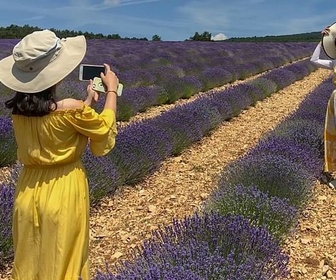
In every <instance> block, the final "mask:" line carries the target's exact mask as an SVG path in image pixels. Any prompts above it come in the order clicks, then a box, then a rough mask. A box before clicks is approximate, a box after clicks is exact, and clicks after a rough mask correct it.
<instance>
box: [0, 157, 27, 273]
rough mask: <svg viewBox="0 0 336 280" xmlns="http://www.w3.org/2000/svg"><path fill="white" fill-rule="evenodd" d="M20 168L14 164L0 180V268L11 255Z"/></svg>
mask: <svg viewBox="0 0 336 280" xmlns="http://www.w3.org/2000/svg"><path fill="white" fill-rule="evenodd" d="M21 168H22V166H21V164H18V163H17V164H14V165H13V167H12V169H11V171H10V174H8V176H7V177H6V178H2V179H1V181H0V270H1V269H2V268H3V267H4V266H5V264H6V263H8V262H9V261H10V260H12V257H13V240H12V211H13V202H14V188H15V184H16V181H17V178H18V175H19V172H20V171H21Z"/></svg>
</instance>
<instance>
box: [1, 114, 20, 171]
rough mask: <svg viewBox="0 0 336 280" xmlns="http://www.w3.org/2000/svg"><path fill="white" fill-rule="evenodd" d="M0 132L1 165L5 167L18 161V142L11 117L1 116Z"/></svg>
mask: <svg viewBox="0 0 336 280" xmlns="http://www.w3.org/2000/svg"><path fill="white" fill-rule="evenodd" d="M0 133H1V137H0V167H3V166H7V165H10V164H13V163H14V162H15V161H16V143H15V138H14V132H13V126H12V120H11V119H10V118H9V117H1V116H0Z"/></svg>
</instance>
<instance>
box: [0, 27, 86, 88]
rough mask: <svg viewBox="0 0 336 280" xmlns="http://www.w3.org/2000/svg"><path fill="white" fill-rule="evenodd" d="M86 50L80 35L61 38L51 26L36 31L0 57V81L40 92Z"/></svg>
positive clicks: (64, 73)
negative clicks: (10, 53) (7, 54)
mask: <svg viewBox="0 0 336 280" xmlns="http://www.w3.org/2000/svg"><path fill="white" fill-rule="evenodd" d="M85 53H86V40H85V37H84V36H82V35H81V36H76V37H69V38H64V39H60V38H58V37H57V36H56V34H55V33H54V32H52V31H50V30H42V31H35V32H33V33H31V34H29V35H27V36H25V37H24V38H23V39H22V40H21V41H20V42H19V43H18V44H17V45H15V46H14V48H13V53H12V55H10V56H8V57H5V58H4V59H2V60H0V82H1V83H3V84H4V85H5V86H6V87H8V88H10V89H12V90H14V91H18V92H25V93H35V92H41V91H43V90H45V89H48V88H50V87H51V86H53V85H55V84H57V83H58V82H60V81H61V80H63V79H64V78H65V77H66V76H68V75H69V74H70V73H71V72H72V71H73V70H74V69H75V68H76V67H77V66H78V64H79V63H80V62H81V61H82V60H83V58H84V56H85Z"/></svg>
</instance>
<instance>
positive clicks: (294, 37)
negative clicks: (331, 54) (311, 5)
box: [0, 24, 321, 42]
mask: <svg viewBox="0 0 336 280" xmlns="http://www.w3.org/2000/svg"><path fill="white" fill-rule="evenodd" d="M36 30H42V28H39V27H37V26H30V25H24V26H18V25H14V24H12V25H10V26H7V27H0V39H3V38H10V39H21V38H23V37H24V36H26V35H28V34H30V33H31V32H33V31H36ZM50 30H52V31H53V32H55V34H56V35H57V36H58V37H60V38H65V37H72V36H77V35H84V36H85V37H86V38H87V39H120V40H143V41H148V39H147V38H146V37H144V38H136V37H132V38H129V37H121V36H120V35H119V34H109V35H103V34H102V33H92V32H82V31H74V30H68V29H65V30H59V29H54V28H51V29H50ZM211 40H212V34H211V33H210V32H208V31H204V32H201V33H199V32H195V34H194V35H193V36H191V37H189V39H186V41H211ZM319 40H321V33H320V32H310V33H300V34H291V35H276V36H263V37H257V36H254V37H233V38H229V39H226V40H225V41H228V42H317V41H319ZM152 41H161V37H160V36H159V35H157V34H155V35H153V37H152Z"/></svg>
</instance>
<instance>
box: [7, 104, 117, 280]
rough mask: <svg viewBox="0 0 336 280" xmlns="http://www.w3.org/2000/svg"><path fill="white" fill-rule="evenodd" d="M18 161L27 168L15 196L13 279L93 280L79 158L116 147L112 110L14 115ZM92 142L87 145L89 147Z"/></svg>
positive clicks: (86, 197) (85, 192) (84, 183)
mask: <svg viewBox="0 0 336 280" xmlns="http://www.w3.org/2000/svg"><path fill="white" fill-rule="evenodd" d="M12 118H13V126H14V132H15V138H16V141H17V145H18V151H17V154H18V159H19V160H20V161H21V162H22V163H23V164H24V167H23V170H22V172H21V174H20V176H19V179H18V183H17V186H16V191H15V200H14V212H13V240H14V267H13V272H12V277H13V279H18V280H65V279H66V280H70V279H71V280H72V279H73V280H78V279H83V280H87V279H89V261H88V249H89V194H88V182H87V177H86V173H85V170H84V167H83V165H82V162H81V155H82V153H83V151H84V149H85V147H86V145H87V143H89V145H90V148H91V151H92V153H93V154H94V155H96V156H102V155H105V154H106V153H108V152H109V151H110V150H111V149H112V148H113V146H114V144H115V137H116V134H117V130H116V118H115V113H114V111H113V110H111V109H104V110H103V111H102V112H101V113H100V114H98V113H97V112H96V111H95V110H93V109H92V108H91V107H89V106H86V105H85V104H84V103H83V105H82V107H81V108H78V109H70V110H64V111H55V112H52V113H50V114H49V115H46V116H43V117H25V116H20V115H12ZM88 141H89V142H88Z"/></svg>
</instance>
